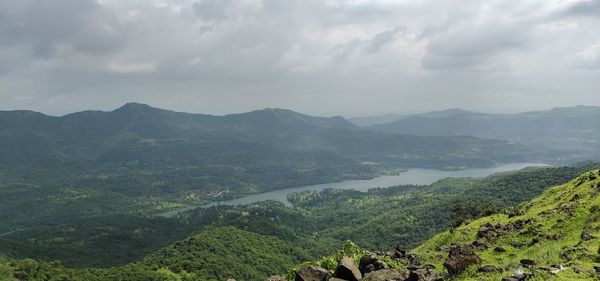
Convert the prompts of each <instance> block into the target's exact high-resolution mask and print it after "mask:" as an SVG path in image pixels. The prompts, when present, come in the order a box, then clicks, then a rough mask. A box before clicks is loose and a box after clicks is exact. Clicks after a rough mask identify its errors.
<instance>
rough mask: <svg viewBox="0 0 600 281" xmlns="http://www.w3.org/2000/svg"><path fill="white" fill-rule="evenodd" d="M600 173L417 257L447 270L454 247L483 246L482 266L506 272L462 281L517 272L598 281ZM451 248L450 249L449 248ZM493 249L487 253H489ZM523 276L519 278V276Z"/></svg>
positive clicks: (479, 223)
mask: <svg viewBox="0 0 600 281" xmlns="http://www.w3.org/2000/svg"><path fill="white" fill-rule="evenodd" d="M599 193H600V171H599V170H594V171H591V172H587V173H584V174H583V175H581V176H579V177H577V178H576V179H574V180H572V181H571V182H569V183H567V184H564V185H561V186H556V187H553V188H551V189H549V190H548V191H546V192H545V193H544V194H543V195H542V196H540V197H538V198H536V199H534V200H532V201H531V202H529V203H527V204H523V205H522V206H520V207H519V208H517V209H516V210H515V211H514V213H513V214H512V216H507V215H505V214H498V215H493V216H490V217H484V218H481V219H478V220H476V221H474V222H472V223H470V224H467V225H464V226H461V227H459V228H457V229H455V230H454V231H452V232H444V233H442V234H439V235H437V236H436V237H434V238H433V239H431V240H430V241H428V242H427V243H425V244H423V245H422V246H420V247H419V248H417V249H416V250H415V251H414V253H416V254H418V255H420V256H421V257H422V258H423V260H424V261H426V262H430V263H432V264H434V265H436V268H438V269H441V268H443V266H442V263H443V262H444V259H440V258H439V257H440V256H441V257H446V256H448V252H447V251H448V249H449V247H448V246H450V245H451V244H473V243H475V244H478V245H485V246H480V247H479V248H478V250H476V251H475V253H476V254H477V255H478V256H479V257H480V258H481V263H480V265H490V266H494V267H496V268H497V270H498V271H500V272H494V273H483V272H477V271H476V270H475V269H476V268H475V267H473V268H470V269H467V270H466V271H465V272H464V273H462V274H461V275H460V278H459V279H460V280H499V279H501V278H502V277H505V276H511V275H515V272H520V271H522V272H526V273H531V274H532V276H533V279H534V280H551V279H552V280H553V279H556V280H597V279H596V278H598V274H597V272H596V270H595V269H594V267H596V266H598V265H599V263H598V262H600V252H599V251H598V250H599V249H598V247H599V245H600V194H599ZM444 246H445V247H444ZM485 248H487V249H485ZM517 274H518V273H517Z"/></svg>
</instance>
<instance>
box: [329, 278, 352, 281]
mask: <svg viewBox="0 0 600 281" xmlns="http://www.w3.org/2000/svg"><path fill="white" fill-rule="evenodd" d="M328 281H348V280H345V279H340V278H337V277H332V278H329V280H328Z"/></svg>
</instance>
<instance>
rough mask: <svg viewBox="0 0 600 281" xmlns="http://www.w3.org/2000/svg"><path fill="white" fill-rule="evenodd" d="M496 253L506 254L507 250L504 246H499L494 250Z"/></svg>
mask: <svg viewBox="0 0 600 281" xmlns="http://www.w3.org/2000/svg"><path fill="white" fill-rule="evenodd" d="M494 252H496V253H504V252H506V249H504V247H502V246H498V247H496V248H494Z"/></svg>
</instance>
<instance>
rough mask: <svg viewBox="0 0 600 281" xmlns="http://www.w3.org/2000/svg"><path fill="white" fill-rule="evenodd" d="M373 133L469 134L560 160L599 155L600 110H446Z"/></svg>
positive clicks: (410, 118)
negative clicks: (547, 151) (522, 146)
mask: <svg viewBox="0 0 600 281" xmlns="http://www.w3.org/2000/svg"><path fill="white" fill-rule="evenodd" d="M367 128H368V129H370V130H374V131H380V132H388V133H401V134H411V135H428V136H456V135H469V136H475V137H480V138H491V139H502V140H512V141H518V142H522V143H525V144H528V145H531V146H533V147H546V148H549V149H552V150H555V153H554V155H555V156H557V157H558V158H559V159H560V161H567V162H568V161H573V160H584V159H593V158H597V157H598V156H599V155H600V141H599V140H600V107H597V106H576V107H564V108H554V109H552V110H547V111H533V112H524V113H517V114H486V113H479V112H470V111H462V110H447V111H441V112H433V113H429V114H417V115H412V116H404V117H402V118H399V119H397V120H395V121H392V122H389V123H383V124H375V125H371V126H369V127H367Z"/></svg>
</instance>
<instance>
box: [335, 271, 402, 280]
mask: <svg viewBox="0 0 600 281" xmlns="http://www.w3.org/2000/svg"><path fill="white" fill-rule="evenodd" d="M405 279H406V276H404V275H402V274H401V273H400V272H398V271H396V270H393V269H382V270H377V271H373V272H369V273H367V274H365V277H364V278H363V279H361V281H404V280H405ZM330 280H331V279H330Z"/></svg>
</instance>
